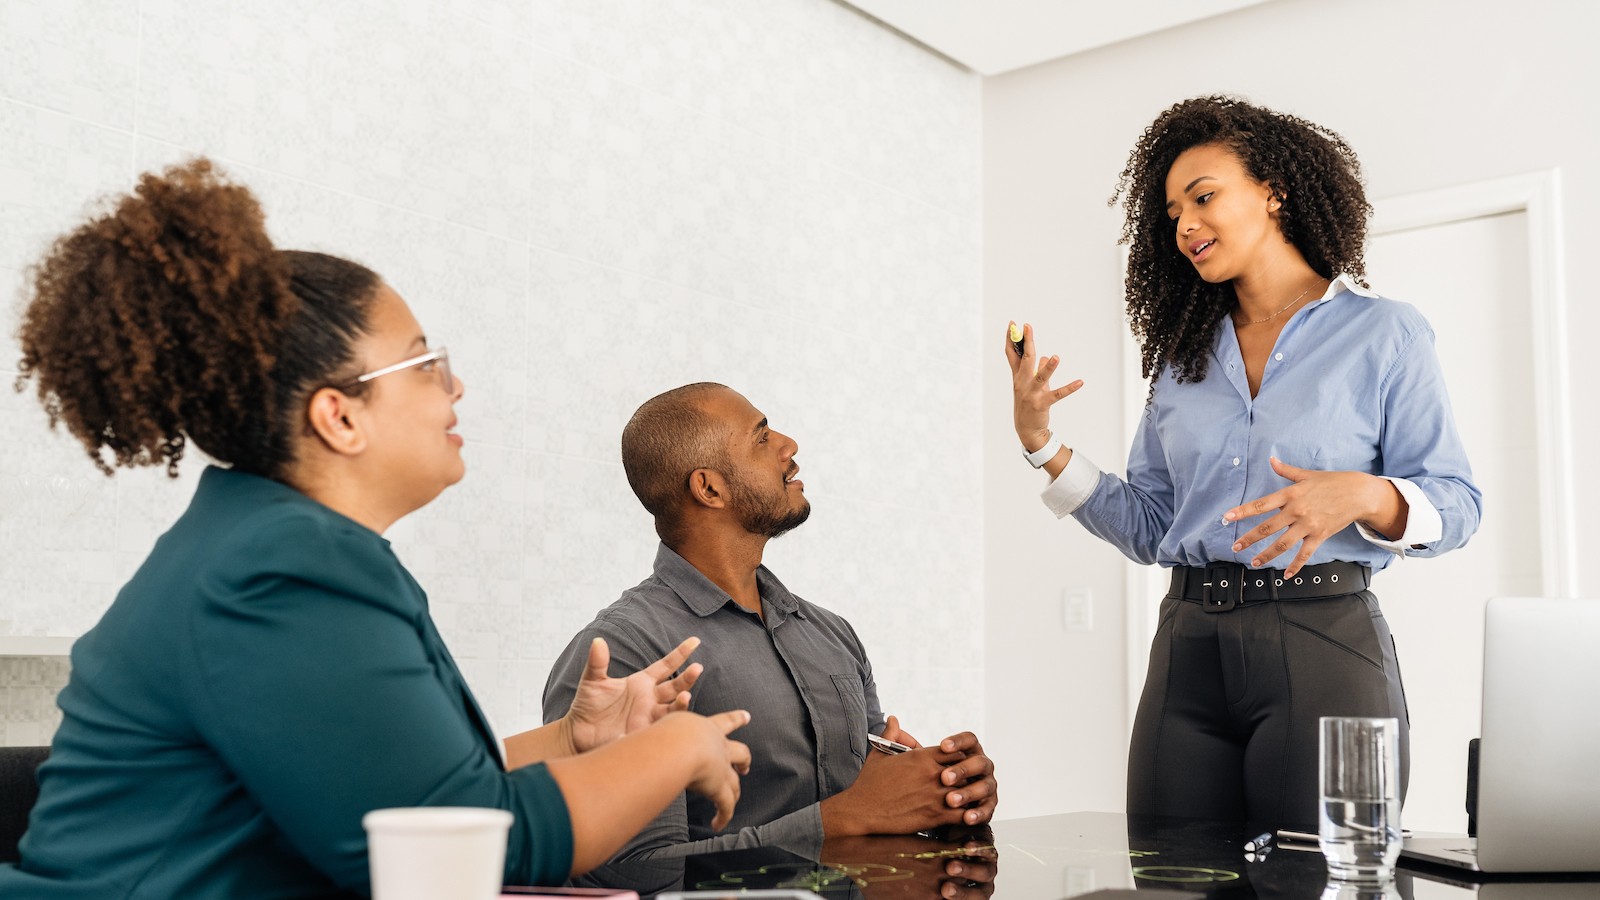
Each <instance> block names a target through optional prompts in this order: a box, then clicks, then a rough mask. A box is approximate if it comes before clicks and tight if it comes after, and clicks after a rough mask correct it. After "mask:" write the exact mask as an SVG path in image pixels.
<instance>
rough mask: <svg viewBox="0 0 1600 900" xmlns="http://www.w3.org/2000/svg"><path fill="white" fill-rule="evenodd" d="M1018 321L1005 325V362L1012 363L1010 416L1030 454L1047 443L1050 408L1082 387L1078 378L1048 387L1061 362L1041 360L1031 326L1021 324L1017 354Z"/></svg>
mask: <svg viewBox="0 0 1600 900" xmlns="http://www.w3.org/2000/svg"><path fill="white" fill-rule="evenodd" d="M1016 327H1017V323H1015V322H1011V323H1009V324H1008V325H1007V326H1006V363H1007V364H1008V365H1009V366H1011V399H1012V418H1013V419H1014V420H1015V424H1016V427H1017V438H1018V439H1019V440H1021V441H1022V446H1023V448H1024V449H1026V450H1027V451H1028V452H1029V453H1032V452H1035V451H1037V450H1039V449H1040V448H1042V447H1043V446H1044V445H1045V444H1047V443H1049V442H1050V407H1052V406H1054V405H1055V404H1056V401H1057V400H1060V399H1062V398H1063V397H1067V396H1069V395H1071V394H1074V393H1076V392H1077V390H1078V388H1081V387H1083V379H1081V378H1080V379H1078V380H1077V381H1074V382H1072V383H1071V384H1068V385H1066V386H1064V387H1059V388H1054V389H1052V388H1051V387H1050V376H1051V375H1054V374H1055V371H1056V367H1057V366H1059V365H1061V357H1059V356H1051V357H1049V358H1047V359H1045V360H1043V361H1040V360H1039V358H1038V351H1037V350H1036V349H1035V347H1034V343H1033V326H1032V325H1023V326H1022V353H1021V355H1018V354H1017V348H1016V344H1015V343H1013V341H1012V338H1011V334H1012V330H1013V329H1015V328H1016Z"/></svg>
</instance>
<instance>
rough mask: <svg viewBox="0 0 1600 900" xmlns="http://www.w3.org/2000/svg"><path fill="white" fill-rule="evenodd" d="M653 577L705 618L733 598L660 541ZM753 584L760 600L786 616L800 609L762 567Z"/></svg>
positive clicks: (770, 573)
mask: <svg viewBox="0 0 1600 900" xmlns="http://www.w3.org/2000/svg"><path fill="white" fill-rule="evenodd" d="M655 573H656V577H657V578H660V579H661V580H662V582H664V583H665V584H666V585H667V587H669V588H672V591H673V593H675V594H677V595H678V599H680V600H682V601H683V605H684V606H687V607H688V608H689V611H690V612H692V613H694V614H695V615H697V616H699V617H700V618H702V619H703V618H705V617H706V616H709V615H711V614H712V613H714V612H716V611H717V610H719V609H721V608H722V607H723V606H726V605H727V604H729V603H733V604H734V605H735V606H738V604H737V603H734V599H733V598H732V597H730V596H728V592H727V591H724V590H723V589H722V588H720V587H717V586H716V584H715V583H713V582H712V580H711V579H709V578H707V577H706V576H705V575H704V574H702V573H701V571H700V570H699V569H696V568H695V567H694V566H693V565H692V564H691V563H690V562H689V561H688V560H686V559H684V558H683V557H681V556H679V555H678V554H677V551H675V550H673V549H672V548H671V547H668V546H667V545H666V544H661V545H660V546H659V547H657V548H656V563H655ZM756 586H757V587H759V588H760V590H761V600H762V602H763V603H765V604H767V605H768V606H771V607H772V608H773V609H774V610H776V611H777V612H779V613H782V614H783V615H785V616H787V615H789V614H791V613H793V612H795V611H796V610H798V609H799V608H800V601H799V600H798V599H797V598H796V597H795V596H794V595H793V594H791V593H789V589H788V588H786V587H784V586H783V582H781V581H779V580H778V576H776V575H774V574H772V572H771V571H769V570H768V569H767V567H766V566H761V567H760V568H758V569H756Z"/></svg>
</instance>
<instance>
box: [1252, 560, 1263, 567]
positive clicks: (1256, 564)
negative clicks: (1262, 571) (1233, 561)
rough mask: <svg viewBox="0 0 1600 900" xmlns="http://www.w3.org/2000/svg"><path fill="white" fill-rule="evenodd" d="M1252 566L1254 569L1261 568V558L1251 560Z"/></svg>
mask: <svg viewBox="0 0 1600 900" xmlns="http://www.w3.org/2000/svg"><path fill="white" fill-rule="evenodd" d="M1250 568H1252V569H1259V568H1261V560H1259V559H1252V560H1250Z"/></svg>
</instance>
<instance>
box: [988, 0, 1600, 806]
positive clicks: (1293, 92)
mask: <svg viewBox="0 0 1600 900" xmlns="http://www.w3.org/2000/svg"><path fill="white" fill-rule="evenodd" d="M1597 25H1600V11H1597V10H1596V8H1595V7H1593V6H1592V5H1591V4H1582V3H1574V2H1563V0H1529V2H1521V3H1515V4H1510V5H1506V4H1497V3H1494V4H1491V3H1487V2H1475V3H1462V2H1451V0H1405V2H1394V0H1347V2H1342V3H1337V4H1334V3H1322V2H1313V0H1281V2H1277V3H1271V4H1264V5H1262V6H1257V7H1253V8H1250V9H1246V10H1241V11H1239V12H1236V13H1232V14H1229V15H1226V16H1222V17H1220V18H1217V19H1213V20H1209V21H1205V22H1200V23H1195V24H1192V25H1186V26H1182V27H1180V28H1176V29H1172V30H1169V31H1166V32H1162V33H1159V34H1155V35H1152V36H1149V37H1146V38H1141V39H1138V40H1133V41H1128V42H1124V43H1121V44H1117V45H1114V46H1112V47H1107V48H1104V49H1101V50H1097V51H1093V52H1090V53H1086V54H1082V55H1080V56H1076V57H1072V58H1068V59H1064V60H1060V61H1057V62H1054V63H1048V64H1045V65H1040V66H1036V67H1034V68H1031V69H1026V70H1022V71H1019V72H1016V73H1013V74H1009V75H1005V76H1001V77H997V78H992V79H989V80H988V81H987V82H986V83H985V86H984V239H985V253H984V260H985V270H984V316H983V318H984V322H983V327H984V330H985V358H984V398H985V407H984V420H985V444H984V451H985V463H984V487H985V496H984V515H985V521H986V523H987V530H986V534H985V547H986V556H985V559H986V563H987V567H986V570H985V578H984V585H985V593H986V595H987V596H988V598H989V654H988V660H989V672H988V678H989V685H990V688H989V723H990V728H989V733H990V735H991V744H992V745H993V747H994V748H996V750H997V752H1004V753H1006V754H1008V755H1007V759H1006V761H1007V763H1008V766H1007V771H1008V773H1009V776H1010V778H1011V779H1013V780H1019V781H1021V782H1022V783H1026V784H1027V785H1028V786H1029V789H1028V792H1027V794H1026V795H1024V796H1017V795H1016V794H1015V793H1013V794H1011V795H1010V796H1008V798H1007V799H1008V803H1007V807H1008V810H1007V812H1008V814H1009V815H1018V816H1020V815H1030V814H1040V813H1047V812H1056V811H1062V810H1069V809H1084V808H1093V809H1121V808H1122V804H1123V790H1124V774H1123V762H1124V752H1125V747H1126V734H1127V728H1128V722H1127V716H1126V705H1125V702H1124V694H1123V682H1124V679H1123V677H1122V672H1123V664H1124V656H1125V653H1124V638H1125V634H1124V630H1123V627H1122V621H1123V604H1124V602H1125V598H1124V596H1123V587H1122V578H1123V564H1122V558H1121V557H1120V556H1119V555H1118V554H1117V553H1116V552H1115V551H1114V550H1112V549H1111V548H1110V547H1109V546H1107V545H1104V544H1101V543H1100V542H1098V541H1096V540H1095V539H1093V538H1091V537H1089V536H1087V534H1085V533H1084V532H1083V530H1082V529H1081V528H1080V527H1079V526H1077V525H1076V524H1075V523H1073V522H1070V521H1068V522H1055V521H1054V520H1053V519H1052V518H1051V517H1050V515H1049V514H1048V513H1047V512H1046V511H1045V510H1044V509H1043V507H1042V506H1041V505H1040V504H1039V503H1038V501H1037V498H1036V497H1035V494H1036V493H1037V491H1038V490H1039V489H1040V488H1041V487H1042V486H1043V485H1042V483H1041V478H1040V476H1038V475H1036V474H1035V473H1033V472H1031V471H1030V470H1028V468H1027V466H1026V464H1024V463H1023V462H1022V461H1021V460H1020V459H1018V458H1017V457H1018V450H1017V447H1016V439H1015V437H1014V436H1013V435H1012V433H1011V428H1010V415H1011V413H1010V406H1009V385H1008V380H1007V379H1008V373H1007V372H1006V369H1005V367H1004V366H1003V364H1002V363H1001V357H1000V354H1001V350H1000V347H1001V343H1000V341H1001V332H1002V329H1003V328H1004V325H1005V322H1006V320H1007V319H1009V318H1016V319H1018V320H1019V321H1020V320H1024V319H1026V320H1029V321H1032V322H1034V323H1035V325H1036V326H1037V327H1038V329H1039V332H1040V336H1041V342H1042V346H1043V349H1044V351H1045V352H1059V353H1060V354H1061V356H1062V360H1063V361H1062V367H1061V381H1063V382H1064V381H1065V380H1069V379H1071V378H1074V377H1082V378H1084V379H1085V380H1086V382H1087V386H1086V387H1085V389H1084V390H1083V391H1081V392H1080V393H1079V394H1077V395H1075V396H1074V397H1072V398H1070V399H1069V400H1067V401H1065V402H1063V404H1061V408H1060V411H1059V412H1058V413H1057V417H1056V419H1055V425H1056V427H1057V430H1058V432H1059V433H1060V434H1061V435H1062V436H1063V438H1064V439H1065V440H1066V441H1067V442H1068V443H1069V444H1071V445H1074V446H1076V447H1077V448H1078V449H1080V450H1081V451H1083V452H1085V453H1087V454H1089V456H1090V457H1092V458H1093V459H1095V460H1096V461H1097V462H1099V463H1100V464H1101V465H1103V466H1105V467H1107V468H1108V469H1111V470H1114V471H1121V468H1122V466H1123V464H1124V461H1125V459H1126V453H1127V446H1126V442H1125V438H1124V425H1123V415H1124V409H1125V404H1124V403H1123V391H1122V372H1123V359H1122V339H1121V335H1122V334H1124V333H1125V331H1126V325H1125V324H1124V323H1123V319H1122V305H1121V303H1122V293H1121V286H1120V259H1119V256H1118V251H1117V248H1116V247H1115V241H1116V239H1117V235H1118V229H1119V225H1120V217H1119V215H1118V212H1119V211H1114V210H1108V209H1107V208H1106V205H1105V200H1106V198H1107V197H1108V196H1109V195H1110V193H1111V191H1112V188H1113V186H1114V185H1115V183H1116V178H1117V174H1118V173H1119V172H1120V171H1121V170H1122V167H1123V163H1124V161H1125V159H1126V156H1127V153H1128V151H1129V149H1130V148H1131V147H1132V145H1133V142H1134V139H1135V138H1136V137H1137V135H1138V134H1139V132H1140V131H1141V130H1142V129H1143V128H1144V127H1145V126H1146V125H1147V124H1148V123H1149V122H1150V120H1151V119H1153V118H1154V117H1155V115H1156V114H1157V113H1158V112H1160V111H1161V110H1162V109H1164V108H1166V107H1167V106H1168V105H1170V104H1171V103H1173V102H1175V101H1177V100H1179V99H1182V98H1184V97H1190V96H1196V95H1200V94H1207V93H1214V92H1227V93H1235V94H1242V95H1244V96H1246V97H1248V98H1249V99H1251V100H1253V101H1255V102H1258V103H1261V104H1264V105H1267V106H1271V107H1275V108H1278V109H1283V110H1287V111H1290V112H1294V113H1296V114H1298V115H1301V116H1303V117H1305V118H1308V119H1311V120H1312V121H1315V122H1319V123H1322V124H1324V125H1327V126H1329V127H1331V128H1333V129H1335V130H1336V131H1339V132H1340V133H1341V134H1343V135H1344V137H1345V138H1346V139H1348V140H1349V141H1350V143H1351V144H1352V145H1353V146H1354V147H1355V149H1356V151H1357V153H1358V154H1360V157H1361V159H1362V162H1363V164H1364V166H1365V169H1366V174H1367V178H1368V190H1369V195H1370V196H1371V197H1373V198H1382V197H1387V196H1394V195H1399V194H1405V193H1410V192H1413V191H1420V190H1426V189H1430V188H1436V187H1442V186H1447V185H1454V184H1461V183H1465V182H1471V181H1477V180H1482V179H1488V178H1493V177H1496V176H1500V175H1508V174H1515V173H1522V172H1529V171H1533V170H1541V169H1547V168H1550V167H1556V166H1559V167H1561V169H1562V177H1563V179H1564V182H1563V186H1564V192H1565V196H1564V198H1563V200H1564V205H1565V221H1564V223H1563V225H1564V230H1565V235H1564V237H1565V240H1566V246H1567V247H1568V248H1569V251H1570V252H1569V255H1568V267H1569V270H1568V271H1567V272H1566V273H1564V276H1565V280H1566V283H1567V284H1568V285H1569V286H1570V287H1571V288H1572V290H1573V294H1572V300H1573V302H1572V305H1571V306H1570V307H1569V312H1568V314H1569V330H1570V335H1569V338H1568V339H1569V341H1570V342H1571V343H1570V345H1569V351H1570V353H1571V355H1572V358H1573V359H1574V360H1581V359H1584V358H1585V354H1582V353H1580V351H1581V350H1584V349H1586V348H1585V346H1584V343H1583V341H1584V336H1586V335H1589V334H1593V333H1595V331H1596V329H1597V328H1600V307H1596V306H1595V305H1594V304H1591V303H1585V302H1582V299H1583V297H1584V286H1585V285H1587V284H1588V283H1589V282H1590V281H1591V280H1592V279H1591V278H1590V277H1589V274H1588V272H1587V271H1586V269H1585V268H1584V266H1585V265H1586V263H1587V261H1588V258H1589V256H1590V255H1591V254H1590V253H1589V252H1588V250H1587V249H1586V248H1589V247H1593V246H1595V245H1596V244H1597V243H1600V221H1597V220H1596V219H1595V217H1594V216H1593V215H1592V214H1591V209H1590V207H1591V206H1592V203H1593V198H1595V197H1596V196H1600V170H1597V169H1596V167H1595V165H1594V161H1595V160H1597V159H1600V124H1597V122H1596V120H1595V118H1594V116H1593V115H1591V112H1592V111H1593V110H1595V109H1597V108H1600V57H1597V56H1596V55H1595V53H1594V52H1593V47H1592V36H1593V35H1594V33H1595V31H1596V26H1597ZM1375 287H1377V288H1378V289H1379V290H1382V288H1383V285H1381V284H1377V285H1375ZM1399 299H1406V298H1403V297H1402V298H1399ZM1491 364H1492V363H1491ZM1573 374H1574V377H1576V378H1581V372H1574V373H1573ZM1581 384H1582V382H1581V381H1579V382H1578V385H1579V388H1578V389H1577V390H1575V392H1574V400H1573V403H1574V406H1575V408H1574V409H1573V410H1572V411H1571V412H1572V413H1573V422H1574V434H1573V443H1574V446H1575V447H1580V448H1581V447H1587V446H1592V445H1593V444H1594V443H1595V442H1596V440H1597V439H1600V423H1597V422H1595V421H1594V419H1593V416H1585V415H1582V414H1580V411H1588V410H1592V408H1593V403H1592V401H1590V400H1588V399H1587V397H1586V395H1585V392H1584V391H1583V390H1582V389H1581ZM1456 402H1457V403H1458V404H1459V403H1463V402H1471V401H1470V398H1462V397H1458V398H1456ZM1468 449H1469V451H1470V449H1471V448H1468ZM1580 458H1581V457H1580ZM1571 490H1572V491H1573V492H1574V494H1575V496H1576V498H1577V508H1578V509H1584V508H1588V507H1593V506H1596V505H1600V472H1597V471H1596V470H1595V469H1594V468H1593V467H1582V466H1580V467H1579V470H1578V474H1577V477H1576V479H1575V483H1574V484H1573V485H1572V486H1571ZM1485 507H1486V514H1487V515H1491V516H1492V515H1494V514H1495V509H1496V503H1495V499H1494V498H1493V497H1488V498H1486V501H1485ZM1578 528H1579V532H1580V533H1579V535H1578V536H1577V540H1576V541H1575V545H1576V546H1579V547H1586V546H1593V545H1594V544H1595V542H1596V541H1600V523H1597V522H1595V521H1594V520H1593V519H1581V520H1580V522H1579V525H1578ZM1416 565H1427V563H1426V562H1425V561H1424V562H1418V563H1416ZM1073 586H1087V587H1090V588H1092V590H1093V591H1094V596H1095V598H1096V604H1095V619H1094V621H1095V630H1094V631H1093V632H1092V633H1087V634H1083V633H1068V632H1065V631H1063V630H1062V628H1061V627H1060V625H1059V622H1060V621H1061V613H1060V609H1059V606H1060V593H1061V591H1062V590H1063V589H1064V588H1068V587H1073ZM1376 589H1377V591H1378V593H1379V596H1380V597H1382V596H1383V582H1382V581H1381V580H1380V581H1378V582H1377V585H1376ZM1579 590H1580V593H1582V594H1584V595H1588V596H1594V595H1600V576H1597V575H1596V574H1595V573H1593V572H1588V571H1585V572H1582V573H1580V583H1579ZM1141 599H1143V598H1141ZM1472 608H1473V609H1474V610H1476V608H1477V607H1476V606H1475V605H1473V607H1472ZM1400 641H1401V643H1400V646H1401V647H1404V648H1407V649H1408V657H1407V659H1406V661H1405V663H1404V665H1405V666H1406V668H1407V670H1408V671H1411V670H1412V669H1413V668H1414V667H1416V666H1419V665H1423V664H1424V661H1425V660H1427V658H1428V651H1427V647H1426V644H1427V634H1426V633H1425V632H1423V633H1418V630H1417V629H1413V630H1411V631H1410V632H1409V633H1405V634H1402V635H1400ZM1022 686H1028V689H1026V690H1022V689H1019V688H1020V687H1022ZM1041 698H1048V699H1041ZM1025 741H1026V743H1025ZM1024 746H1027V747H1031V748H1032V749H1030V750H1027V751H1019V750H1018V749H1017V748H1021V747H1024ZM1014 783H1015V781H1014Z"/></svg>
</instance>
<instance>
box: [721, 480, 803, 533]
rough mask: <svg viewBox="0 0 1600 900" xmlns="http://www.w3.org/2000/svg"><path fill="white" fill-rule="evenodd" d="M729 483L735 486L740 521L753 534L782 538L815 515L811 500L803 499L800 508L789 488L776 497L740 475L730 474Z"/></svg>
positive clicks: (734, 501) (735, 509)
mask: <svg viewBox="0 0 1600 900" xmlns="http://www.w3.org/2000/svg"><path fill="white" fill-rule="evenodd" d="M728 486H729V487H730V488H732V489H733V511H734V514H735V515H737V516H738V517H739V524H740V525H741V526H743V527H744V530H745V531H748V532H750V533H751V534H759V535H761V536H762V537H765V538H776V537H781V536H783V535H785V534H787V533H789V532H790V531H793V530H794V529H795V528H798V527H799V526H800V524H801V523H803V522H804V521H805V520H806V519H807V518H808V517H810V515H811V503H810V502H809V501H805V500H804V498H802V501H803V503H804V505H802V506H801V507H800V508H799V509H792V508H790V506H789V503H788V500H789V489H788V488H787V487H785V488H784V489H783V493H782V494H780V495H779V496H777V497H773V496H771V495H770V494H767V493H765V492H763V491H761V490H759V489H758V488H756V487H755V486H754V485H753V484H751V483H750V482H749V481H746V480H745V479H743V478H742V477H739V476H730V477H729V478H728Z"/></svg>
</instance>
